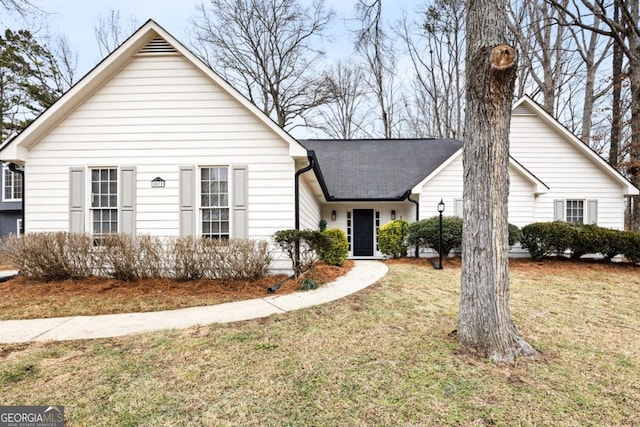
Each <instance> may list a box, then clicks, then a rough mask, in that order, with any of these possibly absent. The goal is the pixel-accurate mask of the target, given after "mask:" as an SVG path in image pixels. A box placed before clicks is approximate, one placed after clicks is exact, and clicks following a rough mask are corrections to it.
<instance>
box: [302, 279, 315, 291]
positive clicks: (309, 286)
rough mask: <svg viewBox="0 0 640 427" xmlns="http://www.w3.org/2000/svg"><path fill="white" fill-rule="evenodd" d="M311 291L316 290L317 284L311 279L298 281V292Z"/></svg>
mask: <svg viewBox="0 0 640 427" xmlns="http://www.w3.org/2000/svg"><path fill="white" fill-rule="evenodd" d="M313 289H318V283H316V281H315V280H313V279H311V278H306V279H302V280H301V281H300V290H302V291H311V290H313Z"/></svg>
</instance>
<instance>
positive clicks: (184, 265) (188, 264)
mask: <svg viewBox="0 0 640 427" xmlns="http://www.w3.org/2000/svg"><path fill="white" fill-rule="evenodd" d="M168 258H169V263H170V266H171V270H172V274H171V275H172V276H173V277H174V278H176V279H178V280H195V279H200V278H202V277H204V271H203V265H202V264H201V262H200V261H201V260H200V257H199V256H198V239H197V238H196V237H193V236H184V237H178V238H176V239H175V240H173V241H172V242H171V246H170V249H169V257H168Z"/></svg>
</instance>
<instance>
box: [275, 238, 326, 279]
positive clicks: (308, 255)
mask: <svg viewBox="0 0 640 427" xmlns="http://www.w3.org/2000/svg"><path fill="white" fill-rule="evenodd" d="M273 240H274V241H275V243H276V244H277V245H278V246H279V247H280V249H282V250H283V251H284V253H285V254H287V256H288V257H289V259H291V263H292V267H293V272H294V274H295V276H296V277H298V276H300V275H301V274H302V273H303V272H304V271H306V270H309V269H310V268H311V267H313V265H314V264H315V263H316V262H317V261H318V252H321V251H322V250H323V248H324V247H326V246H327V245H328V244H329V242H328V240H329V239H328V237H327V236H325V235H324V234H322V233H321V232H319V231H317V230H278V231H276V232H275V233H274V234H273ZM296 255H297V256H296Z"/></svg>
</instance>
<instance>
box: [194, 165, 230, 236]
mask: <svg viewBox="0 0 640 427" xmlns="http://www.w3.org/2000/svg"><path fill="white" fill-rule="evenodd" d="M200 221H201V227H202V228H201V233H202V236H204V237H211V238H214V239H228V238H229V236H230V233H229V168H227V167H203V168H200Z"/></svg>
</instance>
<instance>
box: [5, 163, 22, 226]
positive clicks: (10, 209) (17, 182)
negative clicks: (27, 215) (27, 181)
mask: <svg viewBox="0 0 640 427" xmlns="http://www.w3.org/2000/svg"><path fill="white" fill-rule="evenodd" d="M0 165H1V166H2V200H1V201H0V236H6V235H9V234H20V228H21V225H22V186H23V180H22V174H21V173H19V172H14V171H12V170H11V169H10V168H9V164H8V163H4V162H0Z"/></svg>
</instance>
